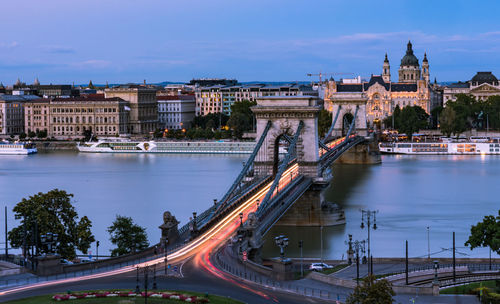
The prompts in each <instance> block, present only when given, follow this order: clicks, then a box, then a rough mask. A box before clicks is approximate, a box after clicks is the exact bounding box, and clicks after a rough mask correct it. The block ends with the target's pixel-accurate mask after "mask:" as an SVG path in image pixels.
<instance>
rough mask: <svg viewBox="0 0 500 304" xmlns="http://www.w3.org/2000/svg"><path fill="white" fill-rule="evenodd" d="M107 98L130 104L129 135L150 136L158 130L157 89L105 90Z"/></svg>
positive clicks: (134, 87) (124, 87) (120, 87)
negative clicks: (121, 100)
mask: <svg viewBox="0 0 500 304" xmlns="http://www.w3.org/2000/svg"><path fill="white" fill-rule="evenodd" d="M104 94H105V96H106V98H115V97H117V98H121V99H123V100H125V101H128V102H129V107H130V117H129V125H130V129H129V133H130V134H144V135H145V134H150V133H152V132H154V131H155V130H156V129H157V128H158V105H157V104H158V102H157V100H156V89H154V88H149V87H145V86H140V85H124V86H118V87H113V88H110V89H106V90H104Z"/></svg>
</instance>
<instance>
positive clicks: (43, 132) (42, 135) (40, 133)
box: [36, 130, 47, 138]
mask: <svg viewBox="0 0 500 304" xmlns="http://www.w3.org/2000/svg"><path fill="white" fill-rule="evenodd" d="M36 137H38V138H45V137H47V130H41V131H37V132H36Z"/></svg>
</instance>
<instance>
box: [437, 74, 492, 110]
mask: <svg viewBox="0 0 500 304" xmlns="http://www.w3.org/2000/svg"><path fill="white" fill-rule="evenodd" d="M443 91H444V92H443V100H444V101H443V102H444V105H446V103H447V102H448V101H455V100H457V95H458V94H467V95H471V96H474V97H475V98H476V99H477V100H486V99H488V97H490V96H494V95H500V85H499V81H498V79H497V78H496V76H495V75H493V73H492V72H477V73H476V75H474V77H472V79H471V80H469V81H467V82H461V81H459V82H457V83H452V84H450V85H447V86H445V87H444V89H443Z"/></svg>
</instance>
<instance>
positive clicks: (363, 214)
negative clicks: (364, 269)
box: [360, 209, 378, 274]
mask: <svg viewBox="0 0 500 304" xmlns="http://www.w3.org/2000/svg"><path fill="white" fill-rule="evenodd" d="M360 211H361V229H364V228H365V217H366V221H367V228H368V274H372V268H371V267H370V264H371V260H372V256H371V254H370V229H371V228H372V223H371V220H372V218H373V230H376V229H377V218H376V214H377V212H378V210H377V211H370V210H363V209H361V210H360Z"/></svg>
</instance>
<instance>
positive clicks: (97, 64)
mask: <svg viewBox="0 0 500 304" xmlns="http://www.w3.org/2000/svg"><path fill="white" fill-rule="evenodd" d="M69 65H70V66H72V67H76V68H92V69H104V68H108V67H109V66H110V65H111V61H107V60H99V59H90V60H85V61H81V62H75V63H71V64H69Z"/></svg>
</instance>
